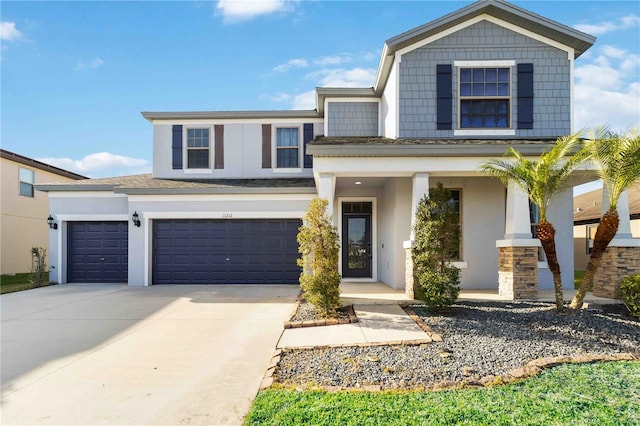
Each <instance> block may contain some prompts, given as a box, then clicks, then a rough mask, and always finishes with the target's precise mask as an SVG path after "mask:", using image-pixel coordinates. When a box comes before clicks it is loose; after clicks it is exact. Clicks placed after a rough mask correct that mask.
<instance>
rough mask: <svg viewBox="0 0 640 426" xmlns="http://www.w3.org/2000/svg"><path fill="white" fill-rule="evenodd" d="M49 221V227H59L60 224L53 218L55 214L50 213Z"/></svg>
mask: <svg viewBox="0 0 640 426" xmlns="http://www.w3.org/2000/svg"><path fill="white" fill-rule="evenodd" d="M47 223H48V224H49V228H51V229H58V224H57V223H56V222H55V221H54V220H53V216H51V215H49V217H48V218H47Z"/></svg>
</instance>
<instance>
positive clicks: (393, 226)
mask: <svg viewBox="0 0 640 426" xmlns="http://www.w3.org/2000/svg"><path fill="white" fill-rule="evenodd" d="M594 41H595V38H594V37H592V36H590V35H587V34H584V33H582V32H580V31H577V30H575V29H572V28H569V27H567V26H565V25H562V24H560V23H557V22H554V21H552V20H549V19H547V18H544V17H542V16H539V15H536V14H533V13H531V12H529V11H527V10H524V9H522V8H520V7H517V6H514V5H511V4H509V3H507V2H504V1H497V0H487V1H478V2H475V3H473V4H471V5H469V6H467V7H464V8H462V9H460V10H458V11H455V12H453V13H450V14H448V15H446V16H443V17H441V18H440V19H437V20H435V21H432V22H429V23H427V24H425V25H423V26H420V27H418V28H415V29H412V30H409V31H407V32H405V33H403V34H400V35H398V36H396V37H393V38H391V39H389V40H387V41H386V42H385V43H384V45H383V49H382V54H381V58H380V64H379V68H378V72H377V76H376V78H375V82H374V84H373V87H370V88H362V89H353V88H318V89H317V90H316V98H317V104H316V109H315V110H309V111H243V112H224V111H223V112H143V113H142V115H143V116H144V117H145V118H146V119H147V120H149V121H150V122H151V123H152V125H153V173H152V174H150V175H138V176H125V177H117V178H110V179H92V180H87V181H79V182H77V183H72V184H60V185H44V186H40V187H39V189H41V190H45V191H49V192H50V193H55V194H56V196H55V198H52V199H51V214H52V215H53V217H54V218H55V219H56V221H57V223H58V225H59V226H58V229H57V230H52V231H51V232H50V237H51V250H50V253H51V260H52V265H54V266H55V268H54V270H53V271H52V274H51V276H52V278H53V279H56V280H58V281H59V282H94V281H98V282H127V283H129V285H133V286H148V285H154V284H198V283H203V284H209V283H225V284H235V283H256V284H259V283H296V282H297V281H298V275H299V273H300V269H299V268H298V267H297V266H296V258H297V257H298V253H297V243H296V234H297V231H298V227H299V226H300V224H301V217H302V215H303V214H304V212H305V210H306V209H307V207H308V204H309V202H310V200H312V199H313V198H315V197H326V198H327V199H328V200H329V211H330V213H331V214H332V215H333V218H334V221H335V224H336V225H337V227H338V230H339V234H340V238H341V246H342V248H341V263H340V272H341V273H342V276H343V277H344V279H345V280H355V281H358V280H360V281H377V282H383V283H385V284H387V285H389V286H391V287H393V288H397V289H404V288H407V291H408V292H409V293H411V291H412V284H411V268H410V265H411V262H410V247H411V233H412V232H411V230H412V223H413V221H414V216H415V215H414V213H415V210H416V206H417V204H418V202H419V200H420V199H421V198H422V197H423V196H424V194H425V193H426V192H427V190H428V188H429V187H431V186H435V185H436V183H437V182H442V183H443V184H444V185H445V186H446V187H447V188H450V189H451V191H452V194H453V199H452V202H453V203H455V205H456V207H457V209H458V212H459V217H460V224H461V228H462V241H461V243H460V247H459V251H458V259H457V260H458V261H457V262H456V263H455V264H456V265H457V266H458V267H459V268H460V269H461V270H462V283H461V286H462V288H463V289H489V290H490V289H493V290H496V291H498V290H500V292H501V293H502V294H503V295H505V296H510V297H517V298H520V297H535V294H536V292H537V282H538V278H539V282H540V286H541V287H543V288H544V287H547V288H551V287H552V282H551V274H550V273H549V271H548V269H546V266H545V265H546V264H545V262H544V260H543V258H541V257H539V255H538V246H539V244H538V241H537V240H535V239H534V238H532V233H531V226H532V222H535V218H534V217H531V216H530V214H531V213H535V212H530V208H529V202H528V199H527V196H526V194H523V193H522V192H520V191H519V190H517V189H515V188H514V187H509V188H506V187H505V186H504V185H503V184H501V183H500V182H499V181H497V180H496V179H494V178H490V177H486V176H483V175H481V174H480V173H479V166H480V164H482V163H483V162H485V161H487V160H489V159H491V158H495V157H497V156H501V155H502V154H503V153H504V151H505V149H506V147H508V146H514V147H515V148H517V149H518V150H519V151H520V152H522V153H524V154H526V155H531V156H535V157H537V156H538V155H539V153H541V152H542V151H543V150H545V149H548V148H549V147H550V146H551V145H552V144H553V143H554V141H555V140H556V138H558V137H559V136H563V135H567V134H569V133H570V132H571V131H572V116H573V114H572V100H573V67H574V61H575V60H576V59H577V58H578V57H579V56H580V55H582V54H583V53H584V52H585V51H586V50H587V49H588V48H589V47H590V46H591V45H592V44H593V43H594ZM572 210H573V206H572V191H571V188H570V187H569V188H567V189H566V190H565V191H564V192H563V193H561V194H560V195H558V196H557V197H556V198H555V199H554V200H553V205H552V206H551V208H550V219H551V221H552V222H553V223H554V224H555V225H556V227H557V229H558V235H557V237H556V238H557V244H558V246H559V247H560V248H559V250H558V255H559V258H560V263H561V267H562V269H563V271H565V273H566V276H564V277H563V278H564V281H565V282H566V285H567V286H568V287H569V286H572V283H573V252H572V249H573V242H572V240H573V236H572ZM407 265H409V267H407Z"/></svg>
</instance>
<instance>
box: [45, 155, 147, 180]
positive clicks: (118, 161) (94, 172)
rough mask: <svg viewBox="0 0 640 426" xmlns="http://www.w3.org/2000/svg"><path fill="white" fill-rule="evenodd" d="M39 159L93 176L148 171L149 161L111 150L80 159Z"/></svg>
mask: <svg viewBox="0 0 640 426" xmlns="http://www.w3.org/2000/svg"><path fill="white" fill-rule="evenodd" d="M37 160H38V161H42V162H43V163H47V164H51V165H53V166H56V167H60V168H62V169H65V170H70V171H73V172H76V173H80V174H83V175H87V176H91V177H104V176H118V175H129V174H139V173H148V172H150V171H151V167H150V165H149V162H148V161H147V160H145V159H142V158H133V157H127V156H124V155H118V154H112V153H109V152H96V153H95V154H89V155H87V156H85V157H84V158H81V159H79V160H74V159H71V158H55V157H52V158H38V159H37Z"/></svg>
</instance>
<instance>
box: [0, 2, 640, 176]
mask: <svg viewBox="0 0 640 426" xmlns="http://www.w3.org/2000/svg"><path fill="white" fill-rule="evenodd" d="M469 3H470V2H460V1H411V2H402V1H393V2H387V1H359V2H347V1H322V0H321V1H287V0H262V1H260V2H255V1H230V0H221V1H217V2H211V1H200V2H191V1H176V2H167V1H137V2H127V1H104V2H94V1H71V2H60V1H47V2H36V1H20V2H12V1H3V2H2V9H1V11H0V21H1V24H0V25H1V26H0V43H1V46H0V48H1V50H0V55H1V84H2V85H1V117H0V118H1V123H2V129H1V138H2V139H1V144H2V147H3V148H5V149H7V150H10V151H13V152H17V153H19V154H22V155H26V156H28V157H32V158H37V159H40V160H42V161H45V162H49V163H51V164H54V165H57V166H60V167H63V168H66V169H69V170H73V171H76V172H79V173H82V174H84V175H87V176H90V177H105V176H115V175H124V174H135V173H144V172H149V171H150V170H151V157H152V126H151V124H150V123H149V122H147V121H146V120H145V119H144V118H143V117H142V116H141V115H140V111H201V110H207V111H211V110H216V111H217V110H274V109H298V108H300V109H313V108H314V107H315V105H314V98H313V89H314V88H315V87H316V86H346V87H368V86H371V85H372V84H373V79H374V76H375V73H376V68H377V65H378V60H379V57H380V52H381V49H382V45H383V43H384V41H385V40H386V39H388V38H390V37H393V36H395V35H397V34H400V33H402V32H404V31H407V30H409V29H411V28H414V27H416V26H419V25H422V24H424V23H426V22H429V21H431V20H433V19H436V18H438V17H440V16H442V15H444V14H446V13H449V12H452V11H454V10H456V9H459V8H461V7H463V6H465V5H467V4H469ZM513 3H514V4H516V5H518V6H521V7H524V8H526V9H529V10H531V11H532V12H535V13H538V14H540V15H543V16H545V17H547V18H550V19H553V20H556V21H559V22H561V23H564V24H566V25H569V26H572V27H575V28H578V29H580V30H582V31H585V32H587V33H590V34H592V35H594V36H596V37H598V40H597V42H596V44H595V45H594V46H593V47H592V48H591V49H590V50H589V51H588V52H587V53H586V54H584V55H583V56H581V57H580V58H579V59H578V60H577V61H576V65H575V84H576V87H575V112H576V117H575V118H576V129H578V128H581V127H586V126H595V125H600V124H609V125H611V126H612V127H613V128H614V129H627V128H631V127H637V126H640V2H637V1H514V2H513Z"/></svg>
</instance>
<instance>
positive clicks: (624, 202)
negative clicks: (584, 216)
mask: <svg viewBox="0 0 640 426" xmlns="http://www.w3.org/2000/svg"><path fill="white" fill-rule="evenodd" d="M608 208H609V194H608V192H607V189H606V188H602V214H605V213H606V212H607V210H608ZM616 209H617V210H618V218H619V219H620V224H619V225H618V232H616V236H615V238H614V240H624V239H629V238H632V236H631V218H630V216H629V194H628V192H627V191H624V192H623V193H622V194H620V198H619V199H618V206H617V208H616Z"/></svg>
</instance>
